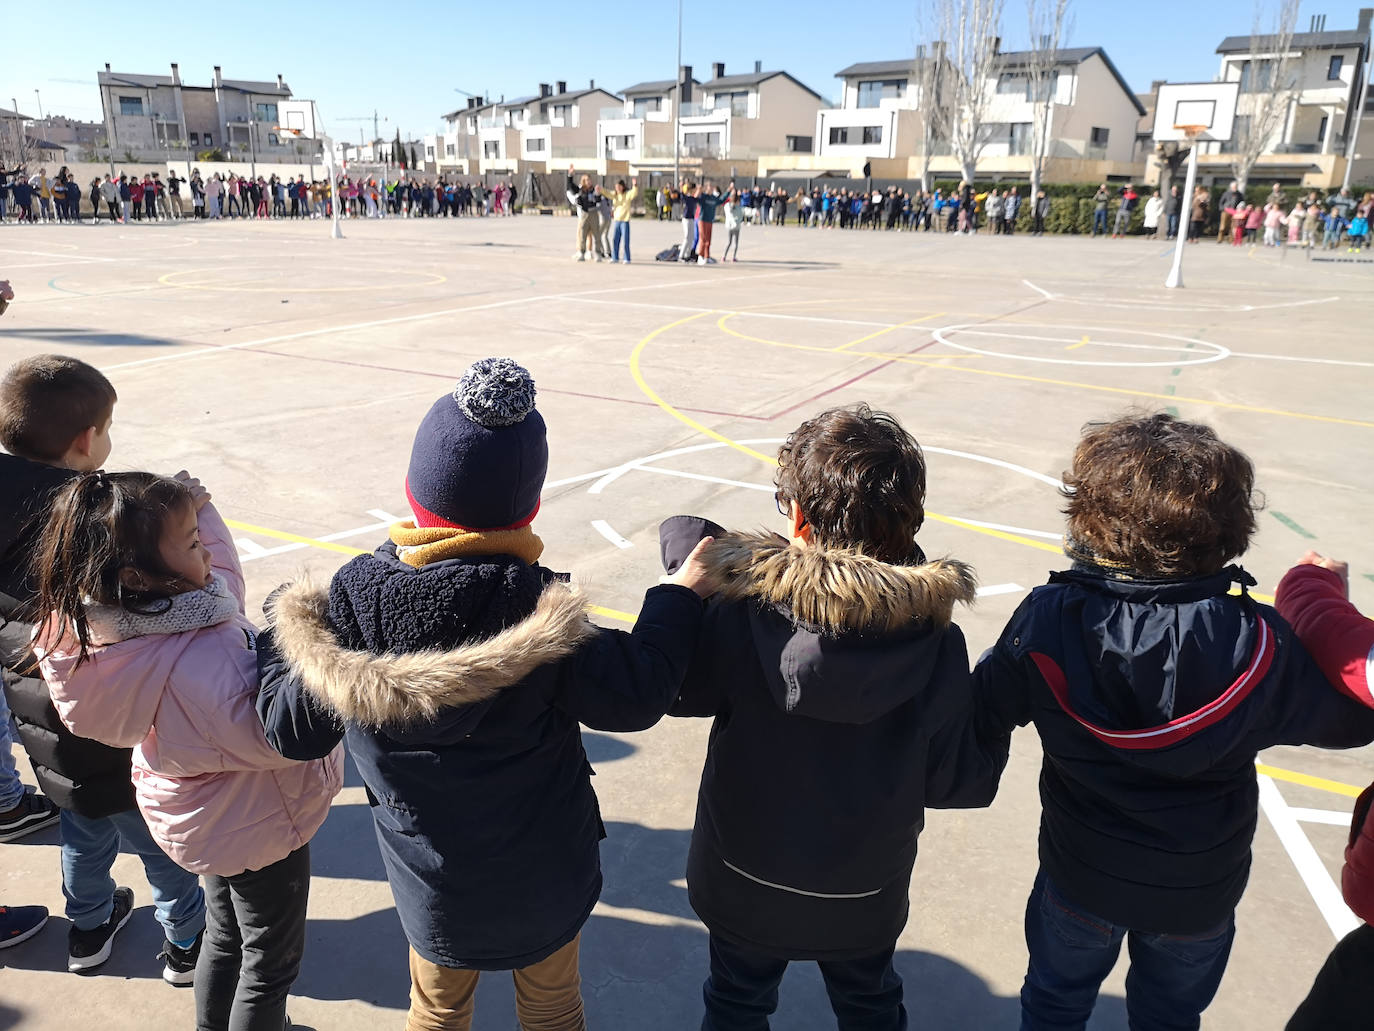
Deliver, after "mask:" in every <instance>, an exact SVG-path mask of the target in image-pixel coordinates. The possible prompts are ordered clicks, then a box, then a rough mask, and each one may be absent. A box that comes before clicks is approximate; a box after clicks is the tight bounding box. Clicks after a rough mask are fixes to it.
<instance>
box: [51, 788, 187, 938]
mask: <svg viewBox="0 0 1374 1031" xmlns="http://www.w3.org/2000/svg"><path fill="white" fill-rule="evenodd" d="M121 842H122V843H123V845H124V847H125V848H126V849H127V850H128V851H130V852H132V853H134V855H136V856H138V857H139V858H140V859H142V860H143V872H144V873H145V874H147V876H148V884H149V885H150V886H151V887H152V889H153V906H154V908H155V909H156V910H157V921H158V923H160V924H161V925H162V928H163V930H164V931H165V932H166V934H167V938H168V939H169V940H171V941H177V942H183V941H186V940H187V939H189V938H194V937H195V936H196V935H198V934H199V933H200V931H201V928H203V927H204V926H205V892H203V891H202V890H201V887H200V878H199V877H197V876H196V875H195V874H193V873H187V872H186V871H185V870H183V869H182V868H181V867H179V866H177V865H176V863H174V862H172V861H171V860H170V859H168V858H167V853H165V852H163V851H162V849H161V848H160V847H159V846H158V844H157V842H155V841H154V840H153V836H152V835H151V834H149V833H148V825H147V824H146V823H144V822H143V814H142V813H140V812H139V811H138V810H137V809H130V810H129V811H128V812H124V813H115V814H114V815H113V816H105V817H102V818H100V819H98V820H93V819H91V818H90V817H87V816H78V815H77V814H76V813H73V812H69V811H67V810H66V809H64V810H62V894H63V895H64V896H66V899H67V919H68V920H70V921H71V922H72V923H73V924H75V925H76V927H77V929H78V930H82V931H89V930H91V929H92V928H93V927H99V926H100V925H101V924H103V923H104V922H105V921H106V920H108V919H110V912H111V909H112V908H113V905H114V890H115V882H114V878H113V877H111V876H110V867H112V866H113V865H114V861H115V856H117V855H118V854H119V846H120V844H121Z"/></svg>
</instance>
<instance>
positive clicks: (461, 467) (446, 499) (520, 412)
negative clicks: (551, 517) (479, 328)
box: [406, 358, 549, 530]
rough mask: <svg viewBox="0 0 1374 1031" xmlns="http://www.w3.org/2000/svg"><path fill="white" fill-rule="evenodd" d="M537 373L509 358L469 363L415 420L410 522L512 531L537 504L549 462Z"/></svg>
mask: <svg viewBox="0 0 1374 1031" xmlns="http://www.w3.org/2000/svg"><path fill="white" fill-rule="evenodd" d="M534 395H535V390H534V379H533V378H532V377H531V376H530V374H529V371H528V370H526V369H524V368H522V367H521V366H520V365H518V364H516V363H515V362H514V361H512V360H511V359H510V358H483V359H481V360H479V361H475V362H473V363H472V365H470V366H468V369H467V371H466V372H464V373H463V375H462V377H461V378H460V379H459V380H458V386H457V387H456V388H455V389H454V391H453V393H451V394H445V395H444V396H443V397H441V398H439V400H437V401H435V402H434V405H433V407H431V408H430V410H429V412H428V413H427V414H426V415H425V417H424V419H423V420H421V422H420V428H419V429H418V430H417V431H416V433H415V443H414V444H413V445H412V447H411V450H410V468H409V470H408V471H407V473H406V497H407V498H409V500H410V508H411V511H412V512H413V513H414V514H415V525H416V526H423V527H452V528H454V529H460V530H514V529H518V528H520V527H522V526H528V525H529V524H530V523H531V522H533V521H534V517H535V515H536V514H537V513H538V511H539V495H540V492H541V491H542V490H543V488H544V477H545V475H546V474H547V472H548V468H549V446H548V439H547V435H546V430H545V428H544V419H543V417H542V416H541V415H540V414H539V412H538V411H537V410H536V409H535V407H534Z"/></svg>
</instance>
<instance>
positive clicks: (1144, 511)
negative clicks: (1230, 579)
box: [1064, 415, 1261, 578]
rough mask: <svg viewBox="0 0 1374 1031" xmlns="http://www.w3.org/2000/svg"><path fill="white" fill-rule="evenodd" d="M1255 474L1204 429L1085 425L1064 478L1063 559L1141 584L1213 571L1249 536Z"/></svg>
mask: <svg viewBox="0 0 1374 1031" xmlns="http://www.w3.org/2000/svg"><path fill="white" fill-rule="evenodd" d="M1254 487H1255V468H1254V466H1253V465H1252V464H1251V463H1250V459H1249V458H1247V457H1246V456H1245V454H1244V453H1243V452H1241V451H1239V450H1238V449H1236V448H1234V447H1232V446H1231V445H1229V444H1227V443H1225V442H1224V441H1223V440H1221V438H1219V437H1218V436H1217V435H1216V433H1214V432H1213V431H1212V429H1211V428H1210V427H1207V426H1202V425H1200V424H1198V423H1192V422H1183V421H1181V420H1179V419H1175V418H1173V417H1172V416H1169V415H1133V416H1126V417H1123V418H1120V419H1116V420H1115V421H1113V422H1105V423H1089V424H1088V425H1087V426H1086V427H1084V431H1083V438H1082V439H1081V440H1080V441H1079V442H1078V447H1077V448H1076V449H1075V450H1074V453H1073V468H1072V469H1071V470H1070V471H1068V472H1066V473H1065V474H1064V496H1065V497H1066V498H1068V505H1067V507H1066V508H1065V509H1064V514H1065V515H1067V516H1068V538H1069V548H1070V550H1071V551H1079V552H1085V553H1086V556H1085V557H1088V558H1090V559H1091V560H1092V561H1095V562H1097V563H1100V564H1101V565H1104V566H1108V567H1116V568H1122V569H1127V570H1130V571H1131V572H1134V573H1137V574H1140V575H1142V576H1148V577H1155V578H1172V577H1187V576H1200V575H1205V574H1209V573H1215V572H1217V571H1218V570H1220V569H1221V568H1222V567H1224V566H1225V565H1226V564H1227V563H1228V562H1230V561H1231V560H1233V559H1235V558H1238V557H1239V556H1240V555H1242V554H1244V553H1245V549H1246V548H1247V547H1248V546H1249V544H1250V538H1251V537H1252V536H1253V535H1254V533H1255V512H1256V511H1257V510H1258V509H1259V508H1260V507H1261V504H1260V503H1259V501H1257V499H1256V498H1255V495H1254Z"/></svg>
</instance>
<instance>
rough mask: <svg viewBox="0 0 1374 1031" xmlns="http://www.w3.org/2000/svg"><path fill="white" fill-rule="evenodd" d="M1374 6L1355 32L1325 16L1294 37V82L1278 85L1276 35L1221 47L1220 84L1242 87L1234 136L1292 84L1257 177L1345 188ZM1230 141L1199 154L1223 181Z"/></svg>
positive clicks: (1204, 167) (1369, 146) (1364, 141)
mask: <svg viewBox="0 0 1374 1031" xmlns="http://www.w3.org/2000/svg"><path fill="white" fill-rule="evenodd" d="M1372 20H1374V8H1368V7H1365V8H1361V9H1360V11H1359V14H1358V17H1357V22H1356V26H1355V28H1353V29H1335V30H1327V29H1326V28H1325V27H1324V26H1325V17H1324V16H1317V17H1316V18H1314V19H1313V21H1312V26H1311V27H1312V31H1308V32H1298V33H1294V34H1293V36H1292V38H1291V40H1290V41H1289V44H1288V49H1287V51H1286V57H1287V61H1288V69H1289V74H1290V76H1291V80H1290V83H1289V84H1282V83H1280V84H1275V83H1274V82H1273V75H1274V68H1275V65H1276V63H1277V62H1278V61H1279V60H1280V59H1281V58H1283V57H1284V56H1285V54H1281V53H1280V52H1279V51H1278V49H1277V46H1278V40H1277V39H1276V38H1275V37H1273V36H1260V37H1258V38H1252V37H1251V36H1248V35H1247V36H1228V37H1227V38H1226V39H1224V40H1222V41H1221V45H1220V46H1218V47H1217V53H1218V54H1219V55H1220V56H1221V66H1220V68H1219V69H1218V72H1217V79H1218V80H1219V81H1221V82H1239V83H1240V101H1239V103H1238V105H1237V108H1236V127H1237V128H1236V130H1235V133H1234V136H1235V138H1237V139H1238V138H1241V137H1242V136H1243V135H1244V134H1245V132H1246V126H1247V125H1248V124H1250V119H1251V118H1252V117H1253V112H1254V110H1255V106H1256V104H1257V103H1259V102H1260V101H1259V98H1260V97H1261V96H1265V95H1269V94H1271V93H1272V92H1273V90H1274V89H1275V88H1276V85H1277V88H1279V89H1284V88H1285V85H1287V87H1288V89H1287V90H1285V91H1286V92H1288V95H1287V97H1286V98H1285V99H1284V106H1285V111H1284V114H1283V117H1282V118H1281V119H1279V120H1278V124H1277V125H1276V126H1275V128H1274V130H1273V132H1272V134H1271V135H1270V138H1269V140H1268V141H1267V142H1266V144H1265V147H1264V153H1263V154H1262V155H1261V157H1260V159H1259V161H1258V162H1257V163H1256V165H1255V166H1254V168H1253V169H1252V170H1251V177H1252V179H1254V178H1259V179H1265V180H1271V179H1272V180H1279V181H1283V182H1289V183H1301V184H1302V185H1306V186H1319V187H1330V186H1335V185H1339V184H1340V181H1341V179H1342V177H1343V175H1344V172H1345V163H1346V161H1347V160H1348V159H1353V155H1352V154H1349V153H1348V151H1349V149H1350V148H1349V144H1350V142H1351V140H1352V136H1353V135H1354V129H1355V125H1356V122H1357V121H1358V119H1359V117H1360V110H1359V105H1360V96H1361V90H1362V88H1363V87H1364V74H1365V68H1366V64H1367V62H1368V59H1369V48H1370V25H1371V21H1372ZM1361 136H1362V138H1361V139H1360V149H1362V150H1363V151H1365V152H1367V153H1370V152H1374V140H1371V139H1369V138H1368V137H1367V136H1364V135H1363V133H1362V134H1361ZM1234 150H1235V147H1234V146H1232V145H1228V144H1227V143H1207V144H1204V145H1203V149H1202V153H1201V155H1200V156H1199V171H1200V172H1202V173H1204V174H1210V175H1213V176H1215V177H1218V178H1224V177H1227V176H1229V175H1230V163H1231V157H1230V155H1231V153H1232V151H1234Z"/></svg>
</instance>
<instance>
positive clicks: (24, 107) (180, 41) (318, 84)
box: [0, 0, 1374, 139]
mask: <svg viewBox="0 0 1374 1031" xmlns="http://www.w3.org/2000/svg"><path fill="white" fill-rule="evenodd" d="M1023 2H1024V0H1007V10H1006V17H1005V19H1004V27H1003V28H1004V31H1003V38H1004V43H1003V46H1004V48H1007V49H1011V48H1015V47H1018V46H1023V45H1024V44H1025V42H1026V28H1025V9H1024V7H1023V6H1022V4H1023ZM1265 2H1267V3H1268V4H1269V6H1270V9H1271V10H1272V8H1273V7H1274V6H1275V5H1276V4H1277V0H1265ZM1365 2H1367V3H1374V0H1365ZM1359 6H1360V5H1359V3H1331V2H1326V3H1323V2H1319V0H1309V2H1305V3H1304V4H1303V6H1302V13H1301V16H1300V18H1299V25H1298V27H1299V30H1300V31H1301V30H1304V29H1306V28H1307V25H1308V21H1309V18H1310V16H1311V15H1312V14H1321V13H1325V14H1326V15H1327V28H1328V29H1346V28H1354V26H1355V19H1356V12H1357V10H1358V7H1359ZM659 8H661V11H662V16H661V17H660V18H655V17H654V11H655V10H656V9H659ZM210 9H214V10H220V9H219V8H205V7H204V6H203V5H189V6H178V5H174V6H173V7H171V8H168V9H166V10H163V11H162V13H160V14H159V15H157V16H156V17H155V18H153V19H152V20H151V21H145V19H144V17H143V16H142V15H141V14H136V13H132V12H134V11H135V10H136V8H130V9H129V10H128V11H126V12H125V13H123V14H119V15H112V13H111V8H110V6H109V4H108V3H106V2H105V0H99V2H94V0H77V2H76V3H69V4H65V5H64V6H63V18H62V23H63V25H64V26H65V28H64V29H63V30H62V31H60V32H58V33H56V34H55V35H54V34H50V33H46V32H45V33H42V34H41V38H42V39H43V40H44V42H43V43H42V44H41V45H38V44H33V43H32V42H31V43H30V45H27V46H23V47H17V46H9V47H6V52H5V56H4V60H3V61H0V106H4V107H9V106H11V105H10V100H11V98H15V99H16V100H17V101H18V103H19V109H20V110H21V111H23V112H24V113H25V114H30V115H34V116H37V114H38V111H37V106H38V103H39V99H38V98H36V97H35V96H34V90H35V89H37V90H39V91H40V96H41V102H42V109H43V111H44V112H45V113H50V114H67V115H71V116H72V117H75V118H84V119H98V118H99V117H100V97H99V93H98V92H97V90H96V87H95V73H96V71H97V70H98V69H101V68H103V67H104V65H105V62H106V61H109V62H110V63H111V64H112V66H113V67H114V68H115V70H116V71H125V72H145V73H150V74H164V75H165V74H167V73H168V65H169V63H170V62H172V61H176V62H178V63H179V64H180V66H181V74H182V78H183V80H185V81H188V82H189V81H195V82H199V83H208V81H209V80H210V77H211V69H212V68H213V66H214V65H216V64H219V65H223V67H224V74H225V76H226V77H229V78H242V79H274V78H275V77H276V75H277V73H278V72H280V73H281V74H283V75H285V77H286V81H287V82H288V83H289V84H290V85H291V87H292V89H293V90H294V91H295V94H296V96H298V97H304V98H310V99H314V100H316V101H318V103H319V105H320V113H321V115H322V116H323V118H324V119H325V122H326V124H327V125H328V128H329V130H330V132H331V133H332V134H333V135H334V136H336V137H342V138H352V139H356V138H357V135H358V128H359V126H360V125H366V128H367V131H368V135H370V134H371V114H372V111H373V109H374V107H375V108H376V109H377V110H378V111H379V112H380V114H381V117H382V118H384V119H386V122H385V123H384V126H383V129H382V135H384V136H387V137H390V136H391V135H392V134H393V133H394V132H395V130H396V129H397V128H399V129H400V130H401V132H402V134H403V135H408V134H420V133H424V132H428V131H433V129H434V128H436V127H437V126H438V125H439V124H440V118H439V116H440V115H441V114H442V113H443V112H445V111H450V110H453V109H454V108H456V107H460V106H462V105H463V103H464V102H465V99H464V97H463V96H462V95H461V94H459V93H455V92H454V88H455V87H457V88H460V89H464V90H470V91H472V92H473V93H481V92H483V91H485V92H487V93H489V94H491V95H492V96H493V97H495V96H499V95H501V94H503V93H504V94H505V95H506V96H507V97H508V98H510V97H516V96H524V95H526V94H529V93H533V92H535V91H536V88H537V84H538V83H540V82H553V81H555V80H559V79H562V80H566V81H567V82H568V84H569V88H573V87H576V86H584V85H586V84H587V82H588V81H589V80H590V79H595V80H596V82H597V85H599V86H605V87H608V88H610V89H611V90H619V89H623V88H624V87H626V86H629V85H631V84H633V83H636V82H640V81H642V80H645V79H667V78H671V77H672V75H673V71H674V67H675V64H676V46H677V39H676V33H677V8H676V5H675V4H673V3H672V0H657V3H648V4H645V3H630V4H625V5H622V6H619V7H617V5H613V4H604V3H598V4H594V5H579V4H569V3H566V2H558V3H554V2H550V0H532V2H525V3H518V4H498V5H495V6H491V5H486V6H485V7H482V8H480V13H479V10H474V8H473V6H471V5H467V4H464V5H461V6H460V5H457V4H452V3H441V4H439V5H423V4H421V5H419V6H415V5H407V4H399V5H398V4H391V3H377V2H375V0H367V2H363V0H341V2H337V0H331V2H330V3H327V4H325V5H323V6H313V5H306V6H304V7H302V6H299V5H296V6H292V5H290V4H287V5H268V6H267V7H265V8H264V7H260V6H254V5H250V6H249V8H246V9H244V10H243V11H235V9H233V8H232V7H231V8H224V9H223V11H222V12H221V14H218V15H216V16H215V17H214V18H213V19H211V22H212V23H211V24H205V22H206V18H205V15H204V14H203V13H202V12H204V11H206V10H210ZM618 9H619V10H624V11H627V12H633V16H632V17H631V18H629V19H624V18H615V17H614V16H613V12H614V11H616V10H618ZM736 9H739V10H741V11H743V12H745V13H744V14H743V16H742V17H738V18H737V17H734V16H732V14H731V12H732V11H733V10H736ZM684 10H685V13H684V26H683V61H684V62H685V63H686V64H690V65H692V66H693V69H694V72H695V73H696V74H697V75H698V77H700V78H706V77H709V73H710V66H711V63H712V62H714V61H724V62H725V65H726V72H727V74H728V73H730V72H732V71H735V72H743V71H752V70H753V67H754V62H755V61H756V60H759V61H762V62H763V65H764V67H765V68H767V69H774V68H781V69H785V70H787V71H789V72H791V73H792V74H793V75H795V76H796V77H797V78H798V79H800V80H801V81H802V82H804V83H806V84H807V85H808V86H810V87H811V88H812V89H814V90H816V91H817V92H818V93H820V94H821V95H822V96H825V97H829V98H834V97H837V96H838V94H839V90H838V88H837V87H838V81H837V80H836V79H835V78H834V73H835V72H836V71H838V70H839V69H840V68H843V67H844V66H845V65H848V64H851V63H853V62H855V61H873V60H890V59H894V58H899V57H903V56H906V55H909V54H911V53H912V52H913V51H914V48H915V43H916V11H917V2H916V0H866V2H864V3H860V4H857V5H855V4H849V3H836V2H834V0H829V2H826V0H787V2H781V0H772V2H769V3H760V2H758V0H754V2H751V3H745V4H741V5H732V4H729V3H725V4H721V3H711V4H703V3H699V2H696V0H687V2H686V5H685V9H684ZM1254 10H1255V8H1254V0H1160V2H1157V3H1154V4H1115V3H1107V2H1105V0H1076V3H1075V7H1074V15H1073V17H1074V24H1073V28H1072V32H1071V33H1070V35H1069V37H1068V40H1067V45H1070V46H1101V47H1104V48H1105V49H1106V51H1107V53H1108V54H1109V55H1110V56H1111V58H1112V60H1113V62H1114V63H1115V64H1116V66H1117V67H1118V68H1119V69H1120V70H1121V73H1122V74H1123V75H1124V76H1125V77H1126V81H1127V82H1128V83H1130V85H1131V87H1132V88H1133V89H1135V90H1137V91H1138V92H1144V91H1146V90H1148V89H1149V86H1150V81H1151V80H1152V79H1170V80H1172V81H1175V82H1179V81H1189V80H1210V79H1211V78H1212V77H1213V76H1214V75H1215V74H1216V70H1217V58H1216V55H1215V50H1216V46H1217V44H1218V43H1219V42H1221V40H1222V38H1223V37H1225V36H1228V35H1240V34H1246V33H1248V32H1249V31H1250V26H1251V23H1252V21H1253V19H1254ZM250 11H251V13H249V12H250ZM325 11H328V12H329V19H328V21H329V25H330V27H329V28H328V29H325V30H321V28H320V25H321V23H322V18H321V14H322V12H325ZM224 12H232V13H224ZM292 12H294V13H292ZM438 12H442V14H439V13H438ZM497 12H499V14H500V17H494V15H496V14H497ZM288 13H290V20H289V22H288V21H287V19H285V18H284V17H283V15H285V14H288ZM169 18H170V21H169ZM40 20H41V19H40ZM523 26H534V27H537V28H525V27H523ZM173 28H175V31H169V30H171V29H173ZM359 116H366V117H367V118H368V121H367V122H366V123H363V122H360V121H352V120H349V119H352V118H357V117H359Z"/></svg>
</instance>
